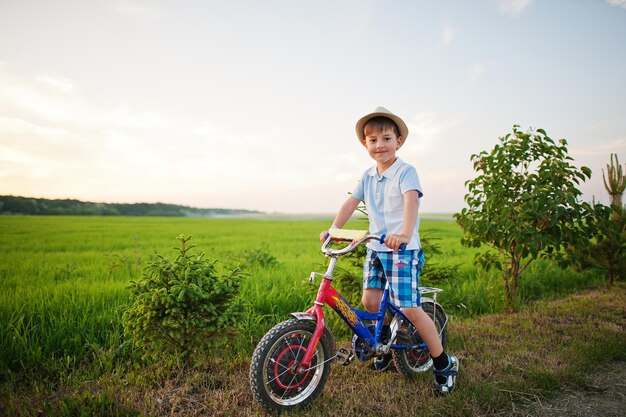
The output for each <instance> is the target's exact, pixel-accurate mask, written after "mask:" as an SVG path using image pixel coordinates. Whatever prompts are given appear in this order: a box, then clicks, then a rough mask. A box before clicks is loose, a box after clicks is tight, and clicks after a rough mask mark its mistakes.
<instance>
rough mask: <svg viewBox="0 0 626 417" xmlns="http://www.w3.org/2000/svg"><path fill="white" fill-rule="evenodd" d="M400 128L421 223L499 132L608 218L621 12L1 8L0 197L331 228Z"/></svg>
mask: <svg viewBox="0 0 626 417" xmlns="http://www.w3.org/2000/svg"><path fill="white" fill-rule="evenodd" d="M378 106H383V107H386V108H387V109H389V110H391V111H392V112H394V113H395V114H397V115H399V116H400V117H402V118H403V119H404V120H405V122H406V123H407V125H408V127H409V135H408V137H407V138H406V143H405V145H404V146H403V147H402V149H400V151H399V153H398V156H399V157H400V158H401V159H403V160H404V161H405V162H408V163H410V164H412V165H414V166H415V167H416V168H417V171H418V174H419V177H420V180H421V183H422V187H423V190H424V197H423V198H422V200H421V206H420V210H421V212H423V213H453V212H458V211H459V210H461V209H462V208H463V207H464V206H465V204H464V199H463V197H464V195H465V194H466V192H467V191H466V188H465V185H464V183H465V181H467V180H468V179H470V178H473V177H474V176H475V175H476V173H475V172H474V171H473V169H472V165H471V162H470V156H471V155H472V154H476V153H479V152H481V151H483V150H487V151H489V150H491V149H492V148H493V147H494V146H495V145H496V144H497V143H498V139H499V138H500V137H503V136H505V135H506V134H508V133H510V132H511V130H512V128H513V125H519V126H520V127H521V129H522V130H524V131H526V130H529V129H538V128H542V129H544V130H546V131H547V133H548V135H549V136H550V137H552V138H553V139H561V138H565V139H566V140H567V142H568V149H569V153H570V156H572V157H573V158H574V164H575V165H576V166H579V167H580V166H587V167H589V168H591V169H592V171H593V176H592V178H591V179H590V180H588V181H587V182H586V183H585V184H583V185H581V187H580V189H581V190H582V191H583V192H584V195H583V200H585V201H591V199H592V198H595V200H596V201H600V202H603V203H605V204H608V203H609V199H608V195H607V193H606V191H605V189H604V185H603V181H602V170H603V169H604V170H605V171H606V165H607V164H608V163H609V162H610V155H611V153H616V154H617V155H618V156H619V157H621V158H622V159H620V163H621V164H622V165H624V162H626V0H473V1H461V0H450V1H421V0H420V1H417V0H413V1H372V0H361V1H355V0H351V1H342V0H334V1H327V0H317V1H298V0H291V1H276V0H266V1H238V0H224V1H210V0H207V1H199V0H198V1H191V0H181V1H147V0H92V1H82V0H77V1H63V0H60V1H37V0H0V194H2V195H6V194H10V195H19V196H27V197H39V198H73V199H80V200H84V201H95V202H108V203H135V202H164V203H172V204H182V205H188V206H193V207H200V208H215V207H219V208H231V209H248V210H259V211H264V212H278V213H333V212H336V211H337V209H338V208H339V206H340V205H341V204H342V202H343V201H344V200H345V199H346V198H347V197H348V194H349V193H350V192H351V191H352V190H353V188H354V185H355V184H356V181H357V180H358V179H359V178H360V176H361V174H362V172H363V171H364V170H365V169H366V168H367V167H369V166H371V165H373V161H372V160H371V159H370V158H369V156H368V154H367V152H366V151H365V149H364V148H363V146H362V145H360V144H359V142H358V140H357V138H356V134H355V132H354V125H355V123H356V121H357V120H358V119H359V118H360V117H361V116H363V115H365V114H367V113H370V112H371V111H373V110H374V109H375V108H376V107H378Z"/></svg>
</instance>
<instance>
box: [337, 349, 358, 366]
mask: <svg viewBox="0 0 626 417" xmlns="http://www.w3.org/2000/svg"><path fill="white" fill-rule="evenodd" d="M353 359H354V354H353V353H352V350H350V349H346V348H340V349H339V350H338V351H337V354H336V360H337V363H338V364H339V365H343V366H348V365H350V362H352V360H353Z"/></svg>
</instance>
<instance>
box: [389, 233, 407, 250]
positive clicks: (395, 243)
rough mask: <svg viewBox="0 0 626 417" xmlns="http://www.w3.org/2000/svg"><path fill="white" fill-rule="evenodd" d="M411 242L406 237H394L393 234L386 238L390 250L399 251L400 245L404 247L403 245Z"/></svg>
mask: <svg viewBox="0 0 626 417" xmlns="http://www.w3.org/2000/svg"><path fill="white" fill-rule="evenodd" d="M409 241H410V239H409V238H408V237H406V236H404V235H394V234H393V233H391V234H390V235H389V236H387V237H386V238H385V245H387V247H388V248H389V249H392V250H399V249H400V245H402V244H403V243H407V244H408V243H409Z"/></svg>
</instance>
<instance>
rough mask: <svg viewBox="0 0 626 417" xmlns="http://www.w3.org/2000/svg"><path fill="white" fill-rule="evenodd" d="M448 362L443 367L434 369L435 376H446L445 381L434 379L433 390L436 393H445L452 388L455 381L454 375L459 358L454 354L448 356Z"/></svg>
mask: <svg viewBox="0 0 626 417" xmlns="http://www.w3.org/2000/svg"><path fill="white" fill-rule="evenodd" d="M449 359H450V363H449V364H448V366H447V367H446V368H445V369H441V370H437V369H434V370H433V373H434V374H435V376H436V377H437V376H442V377H445V378H446V382H444V383H443V384H441V383H439V382H437V380H436V379H435V385H434V387H433V390H434V391H435V394H436V395H447V394H450V393H451V392H452V390H454V384H455V383H456V376H457V374H458V373H459V359H458V358H457V357H456V356H451V355H450V356H449Z"/></svg>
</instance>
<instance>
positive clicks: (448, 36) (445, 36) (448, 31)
mask: <svg viewBox="0 0 626 417" xmlns="http://www.w3.org/2000/svg"><path fill="white" fill-rule="evenodd" d="M454 34H455V33H454V29H453V28H452V26H450V25H445V26H444V27H443V32H442V34H441V39H442V41H443V46H448V45H450V43H451V42H452V39H454Z"/></svg>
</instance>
